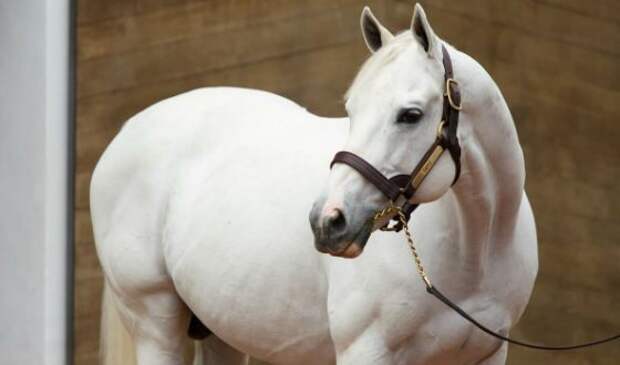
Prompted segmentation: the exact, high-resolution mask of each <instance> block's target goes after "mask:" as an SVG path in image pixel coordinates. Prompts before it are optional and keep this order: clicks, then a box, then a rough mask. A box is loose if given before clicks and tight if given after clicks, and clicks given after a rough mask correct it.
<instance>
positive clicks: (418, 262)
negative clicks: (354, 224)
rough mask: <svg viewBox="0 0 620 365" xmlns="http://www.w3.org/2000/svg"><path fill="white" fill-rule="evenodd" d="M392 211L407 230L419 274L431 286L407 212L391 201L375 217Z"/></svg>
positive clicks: (377, 217)
mask: <svg viewBox="0 0 620 365" xmlns="http://www.w3.org/2000/svg"><path fill="white" fill-rule="evenodd" d="M392 213H396V215H397V216H398V220H399V221H400V223H401V224H402V226H403V231H404V232H405V236H406V239H407V243H408V244H409V248H410V249H411V253H412V254H413V260H414V262H415V266H416V269H417V270H418V274H420V277H421V278H422V280H423V281H424V284H425V285H426V287H427V288H431V287H432V286H433V285H432V284H431V281H430V280H429V278H428V276H427V275H426V271H424V266H423V265H422V260H420V255H418V250H417V249H416V248H415V243H414V241H413V235H412V234H411V231H409V225H408V224H407V217H406V216H405V213H403V211H402V210H401V209H400V208H399V207H397V206H394V204H392V202H390V205H388V206H387V207H386V208H384V209H383V210H381V211H379V212H377V214H375V217H374V219H375V221H376V220H379V219H381V218H383V217H385V216H386V215H389V214H392ZM383 230H389V229H383Z"/></svg>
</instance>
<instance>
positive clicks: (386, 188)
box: [330, 151, 401, 201]
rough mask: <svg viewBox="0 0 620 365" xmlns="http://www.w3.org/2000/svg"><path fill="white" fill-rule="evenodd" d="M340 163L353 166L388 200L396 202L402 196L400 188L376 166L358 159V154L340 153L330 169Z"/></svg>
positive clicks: (335, 157)
mask: <svg viewBox="0 0 620 365" xmlns="http://www.w3.org/2000/svg"><path fill="white" fill-rule="evenodd" d="M338 162H340V163H344V164H346V165H349V166H351V167H352V168H353V169H355V170H356V171H357V172H359V173H360V174H361V175H362V176H363V177H364V178H366V180H368V181H370V182H371V183H372V184H373V185H374V186H376V187H377V189H379V190H381V192H382V193H383V194H384V195H385V196H386V197H387V198H388V199H390V200H392V201H394V200H396V198H398V196H399V195H400V192H401V191H400V186H398V185H396V184H395V183H394V182H392V181H390V180H389V179H388V178H386V177H385V176H384V175H383V174H382V173H381V172H379V171H378V170H377V169H375V168H374V166H372V165H371V164H369V163H368V162H366V160H364V159H363V158H361V157H358V156H357V155H356V154H354V153H351V152H348V151H340V152H338V153H336V155H335V156H334V159H333V160H332V163H331V165H330V168H331V167H332V166H334V164H335V163H338Z"/></svg>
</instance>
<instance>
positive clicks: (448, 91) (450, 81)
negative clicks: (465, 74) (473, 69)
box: [444, 78, 463, 110]
mask: <svg viewBox="0 0 620 365" xmlns="http://www.w3.org/2000/svg"><path fill="white" fill-rule="evenodd" d="M453 84H454V85H456V86H459V83H458V81H456V80H455V79H453V78H449V79H447V80H446V92H445V94H444V95H445V96H447V97H448V103H450V106H451V107H452V108H454V109H456V110H461V108H462V104H463V103H462V101H461V104H459V105H456V103H455V102H454V100H453V99H452V91H453V90H452V85H453Z"/></svg>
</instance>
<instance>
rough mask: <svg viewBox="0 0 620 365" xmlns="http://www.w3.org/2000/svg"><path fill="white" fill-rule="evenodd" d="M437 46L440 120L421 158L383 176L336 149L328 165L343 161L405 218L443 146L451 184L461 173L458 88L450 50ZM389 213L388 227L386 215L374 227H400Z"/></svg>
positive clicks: (362, 161) (408, 214)
mask: <svg viewBox="0 0 620 365" xmlns="http://www.w3.org/2000/svg"><path fill="white" fill-rule="evenodd" d="M441 50H442V53H443V68H444V83H445V89H444V95H443V112H442V120H441V122H440V123H439V126H438V127H437V137H436V138H435V142H433V144H432V145H431V146H430V147H429V149H428V150H427V151H426V153H425V154H424V156H422V159H421V160H420V162H418V164H417V165H416V167H415V168H414V169H413V171H412V172H411V174H409V175H396V176H393V177H391V178H387V177H386V176H385V175H383V174H382V173H381V172H379V170H377V169H376V168H375V167H374V166H372V165H371V164H370V163H368V162H367V161H366V160H364V159H363V158H361V157H359V156H358V155H356V154H354V153H352V152H348V151H340V152H338V153H336V155H335V156H334V159H333V160H332V163H331V165H330V167H332V166H334V164H335V163H343V164H346V165H349V166H350V167H352V168H353V169H355V170H356V171H357V172H359V173H360V174H361V175H362V176H363V177H364V178H366V180H368V181H370V182H371V183H372V184H373V185H374V186H375V187H377V189H379V190H380V191H381V192H382V193H383V194H384V195H385V196H386V197H387V198H388V199H389V200H390V206H392V207H393V206H394V204H398V205H397V206H398V208H399V210H400V211H401V212H402V213H404V215H405V221H409V218H410V217H411V213H412V212H413V211H414V210H415V209H416V208H417V207H418V205H417V204H415V203H413V202H412V199H413V196H414V195H415V193H416V191H417V190H418V188H419V187H420V185H421V184H422V181H424V179H425V178H426V176H427V175H428V173H429V172H430V171H431V169H432V168H433V166H435V163H436V162H437V161H438V160H439V157H441V155H442V154H443V152H444V151H445V150H448V152H450V156H451V157H452V160H453V161H454V165H455V169H456V171H455V174H454V179H453V181H452V184H453V185H454V183H456V181H457V180H458V178H459V176H460V174H461V146H460V145H459V139H458V136H457V133H456V132H457V128H458V125H459V111H460V110H461V92H460V89H459V84H458V82H457V81H456V80H455V79H454V72H453V69H452V61H451V59H450V54H449V53H448V50H447V49H446V47H445V45H443V44H442V46H441ZM381 216H383V215H380V216H379V217H377V218H382V217H381ZM389 216H390V218H391V219H392V220H394V221H395V222H396V224H395V225H394V226H392V227H389V219H388V220H387V221H385V222H381V225H380V226H379V227H378V228H380V229H381V230H389V231H396V232H398V231H400V230H401V229H402V228H403V220H402V219H399V218H398V217H397V215H396V214H395V212H391V214H389Z"/></svg>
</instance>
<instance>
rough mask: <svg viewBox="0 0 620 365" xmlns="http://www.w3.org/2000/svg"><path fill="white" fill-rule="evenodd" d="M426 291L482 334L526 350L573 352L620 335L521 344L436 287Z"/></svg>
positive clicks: (430, 287) (427, 288)
mask: <svg viewBox="0 0 620 365" xmlns="http://www.w3.org/2000/svg"><path fill="white" fill-rule="evenodd" d="M426 291H427V292H428V293H429V294H431V295H433V296H435V298H437V299H439V300H440V301H441V302H443V303H444V304H445V305H447V306H448V307H450V308H451V309H452V310H454V311H455V312H456V313H457V314H458V315H460V316H461V317H463V318H464V319H465V320H467V321H468V322H470V323H471V324H473V325H474V326H476V327H478V328H479V329H480V330H482V331H483V332H485V333H487V334H489V335H491V336H493V337H495V338H497V339H499V340H502V341H506V342H509V343H511V344H514V345H518V346H522V347H527V348H531V349H536V350H553V351H565V350H575V349H580V348H584V347H591V346H596V345H600V344H603V343H607V342H611V341H615V340H618V339H620V334H617V335H614V336H610V337H607V338H603V339H600V340H596V341H591V342H586V343H581V344H578V345H569V346H546V345H537V344H533V343H527V342H523V341H519V340H514V339H512V338H510V337H508V336H504V335H501V334H499V333H497V332H495V331H493V330H491V329H489V328H488V327H486V326H485V325H483V324H482V323H480V322H478V321H476V320H475V319H474V318H473V317H472V316H470V315H469V314H467V312H465V311H464V310H463V309H461V307H459V306H458V305H456V304H455V303H454V302H452V301H451V300H450V299H448V298H447V297H446V296H445V295H443V294H442V293H441V292H440V291H439V290H438V289H437V287H435V286H434V285H428V284H427V285H426Z"/></svg>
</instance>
